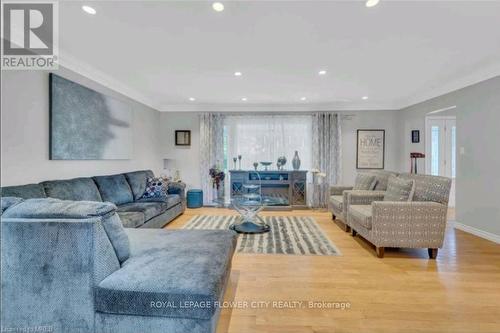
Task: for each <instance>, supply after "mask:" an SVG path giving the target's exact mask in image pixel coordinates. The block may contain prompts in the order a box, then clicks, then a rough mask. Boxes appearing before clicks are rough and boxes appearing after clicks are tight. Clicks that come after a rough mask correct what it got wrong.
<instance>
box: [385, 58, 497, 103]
mask: <svg viewBox="0 0 500 333" xmlns="http://www.w3.org/2000/svg"><path fill="white" fill-rule="evenodd" d="M497 76H500V62H497V63H493V64H491V65H489V66H484V67H482V68H476V69H475V70H473V71H472V72H471V73H470V74H468V75H464V76H461V77H460V78H458V79H455V80H446V79H443V80H441V82H439V81H438V82H436V83H434V84H433V87H432V88H428V89H425V90H424V91H423V92H422V93H420V94H416V95H414V96H411V97H407V98H405V99H400V100H399V101H397V102H396V103H395V104H396V105H397V106H398V107H397V108H398V109H405V108H407V107H410V106H413V105H415V104H419V103H422V102H425V101H428V100H431V99H433V98H436V97H439V96H443V95H446V94H448V93H451V92H453V91H457V90H460V89H463V88H466V87H468V86H471V85H474V84H476V83H480V82H482V81H486V80H489V79H492V78H494V77H497Z"/></svg>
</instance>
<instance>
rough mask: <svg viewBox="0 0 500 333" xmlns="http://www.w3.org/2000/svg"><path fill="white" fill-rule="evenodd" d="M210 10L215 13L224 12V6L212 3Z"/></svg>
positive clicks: (219, 3)
mask: <svg viewBox="0 0 500 333" xmlns="http://www.w3.org/2000/svg"><path fill="white" fill-rule="evenodd" d="M212 8H213V9H214V10H215V11H216V12H222V11H223V10H224V5H223V4H222V3H221V2H214V3H213V4H212Z"/></svg>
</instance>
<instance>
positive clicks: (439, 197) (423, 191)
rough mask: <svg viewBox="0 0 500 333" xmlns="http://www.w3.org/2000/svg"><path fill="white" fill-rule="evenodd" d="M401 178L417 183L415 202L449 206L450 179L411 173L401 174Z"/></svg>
mask: <svg viewBox="0 0 500 333" xmlns="http://www.w3.org/2000/svg"><path fill="white" fill-rule="evenodd" d="M399 178H402V179H412V180H414V181H415V194H414V195H413V201H433V202H439V203H441V204H443V205H448V200H449V198H450V188H451V179H450V178H447V177H440V176H430V175H417V174H410V173H404V174H401V175H399Z"/></svg>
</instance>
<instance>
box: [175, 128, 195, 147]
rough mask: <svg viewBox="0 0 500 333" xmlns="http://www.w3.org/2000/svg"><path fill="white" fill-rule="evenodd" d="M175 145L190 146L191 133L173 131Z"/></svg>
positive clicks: (187, 131) (188, 131)
mask: <svg viewBox="0 0 500 333" xmlns="http://www.w3.org/2000/svg"><path fill="white" fill-rule="evenodd" d="M175 145H176V146H191V131H190V130H177V131H175Z"/></svg>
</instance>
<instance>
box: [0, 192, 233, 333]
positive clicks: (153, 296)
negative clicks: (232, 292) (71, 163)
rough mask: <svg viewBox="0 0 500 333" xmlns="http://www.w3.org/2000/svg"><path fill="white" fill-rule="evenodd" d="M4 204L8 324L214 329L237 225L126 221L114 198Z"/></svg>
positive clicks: (4, 317) (112, 332)
mask: <svg viewBox="0 0 500 333" xmlns="http://www.w3.org/2000/svg"><path fill="white" fill-rule="evenodd" d="M4 201H5V205H4ZM2 207H6V209H5V211H4V212H3V214H2V235H1V250H2V251H1V255H2V263H3V265H4V267H3V268H4V269H2V273H1V274H2V276H1V278H2V289H3V293H2V304H4V308H3V309H2V314H1V322H2V331H4V330H16V329H18V330H19V329H24V328H26V327H41V326H43V327H50V328H51V331H52V332H57V333H59V332H109V333H118V332H120V333H122V332H146V331H147V332H151V333H155V332H158V333H160V332H162V333H164V332H172V333H181V332H182V333H185V332H194V333H196V332H200V333H201V332H215V328H216V325H217V320H218V315H219V308H218V307H217V304H216V302H218V301H220V300H222V299H223V295H224V292H225V288H226V285H227V281H228V277H229V274H230V268H231V259H232V256H233V253H234V249H235V244H236V237H237V236H236V234H235V233H234V232H232V231H229V230H185V231H184V230H181V231H175V230H172V231H170V230H164V229H124V228H123V226H122V225H121V224H120V223H119V219H118V216H117V215H116V206H115V205H113V204H111V203H107V202H87V201H78V202H74V201H62V200H57V199H51V198H48V199H30V200H26V201H22V200H19V199H18V200H12V199H10V198H2ZM26 249H29V251H26ZM193 301H198V302H205V303H206V304H208V305H207V306H205V307H204V306H201V307H200V306H194V305H193V304H192V303H191V302H193ZM166 304H171V305H172V306H170V307H168V306H166ZM180 304H182V305H183V307H182V308H181V307H180V306H177V307H174V306H173V305H180ZM200 304H201V303H200Z"/></svg>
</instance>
